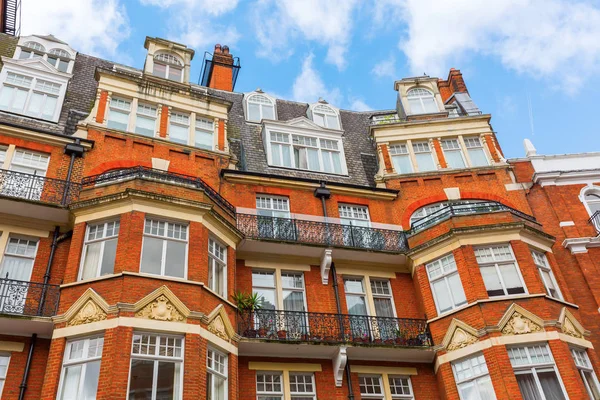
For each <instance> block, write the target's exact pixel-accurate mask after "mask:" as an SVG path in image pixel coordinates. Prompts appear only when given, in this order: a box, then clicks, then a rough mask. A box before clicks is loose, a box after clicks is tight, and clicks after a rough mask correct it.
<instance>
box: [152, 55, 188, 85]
mask: <svg viewBox="0 0 600 400" xmlns="http://www.w3.org/2000/svg"><path fill="white" fill-rule="evenodd" d="M152 75H154V76H158V77H161V78H165V79H170V80H172V81H177V82H181V81H182V80H183V63H182V62H181V61H180V60H179V58H177V57H176V56H174V55H173V54H169V53H160V54H157V55H156V56H154V70H153V71H152Z"/></svg>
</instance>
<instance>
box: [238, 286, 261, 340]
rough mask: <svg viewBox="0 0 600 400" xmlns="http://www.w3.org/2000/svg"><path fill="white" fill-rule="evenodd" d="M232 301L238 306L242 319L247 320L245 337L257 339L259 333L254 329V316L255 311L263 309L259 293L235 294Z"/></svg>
mask: <svg viewBox="0 0 600 400" xmlns="http://www.w3.org/2000/svg"><path fill="white" fill-rule="evenodd" d="M232 299H233V301H235V303H236V305H237V308H238V314H239V315H240V317H241V319H242V320H244V318H246V319H247V320H246V323H247V324H246V329H245V330H244V333H243V335H244V336H245V337H251V338H253V337H256V334H257V331H256V329H254V316H255V311H256V310H260V309H261V307H262V298H261V297H259V295H258V293H252V294H248V293H243V292H236V293H234V294H233V296H232Z"/></svg>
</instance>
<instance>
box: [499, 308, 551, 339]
mask: <svg viewBox="0 0 600 400" xmlns="http://www.w3.org/2000/svg"><path fill="white" fill-rule="evenodd" d="M541 331H543V329H542V327H541V326H539V325H538V324H536V323H535V322H533V321H532V320H530V319H529V318H527V317H525V316H524V315H523V314H521V313H519V312H517V311H515V312H514V313H513V315H512V317H510V319H509V320H508V322H507V323H506V325H505V326H504V328H503V329H502V333H503V334H504V335H521V334H524V333H535V332H541Z"/></svg>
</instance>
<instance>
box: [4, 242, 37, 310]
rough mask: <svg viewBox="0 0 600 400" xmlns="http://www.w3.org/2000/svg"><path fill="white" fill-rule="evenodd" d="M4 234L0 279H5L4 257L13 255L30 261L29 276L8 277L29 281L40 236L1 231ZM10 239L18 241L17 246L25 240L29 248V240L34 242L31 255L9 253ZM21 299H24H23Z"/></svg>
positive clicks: (9, 277)
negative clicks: (4, 241) (20, 277)
mask: <svg viewBox="0 0 600 400" xmlns="http://www.w3.org/2000/svg"><path fill="white" fill-rule="evenodd" d="M4 234H6V244H5V247H4V249H1V250H2V259H0V271H2V272H1V273H0V279H5V278H6V272H5V271H4V268H3V267H4V262H5V261H6V257H7V256H8V257H14V258H19V259H27V260H30V261H31V271H29V276H28V277H27V279H16V278H17V277H14V276H12V277H11V276H10V275H9V276H8V279H13V280H18V281H23V282H30V281H31V274H32V273H33V268H34V267H35V259H36V257H37V252H38V249H39V247H40V238H39V237H31V236H24V235H19V234H16V233H10V232H2V235H4ZM11 240H16V241H18V242H19V243H18V244H17V246H19V245H21V242H27V243H26V244H25V246H26V248H29V246H30V242H35V249H34V251H33V255H28V254H18V253H9V249H8V247H9V246H10V242H11ZM23 301H25V299H23Z"/></svg>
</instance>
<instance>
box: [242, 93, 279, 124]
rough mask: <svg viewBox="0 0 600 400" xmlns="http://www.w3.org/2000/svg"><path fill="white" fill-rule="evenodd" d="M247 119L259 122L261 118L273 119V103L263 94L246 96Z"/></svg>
mask: <svg viewBox="0 0 600 400" xmlns="http://www.w3.org/2000/svg"><path fill="white" fill-rule="evenodd" d="M247 101H248V121H254V122H260V121H261V120H263V119H275V105H274V103H273V101H272V100H271V99H270V98H268V97H267V96H265V95H264V94H252V95H250V96H248V100H247Z"/></svg>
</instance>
